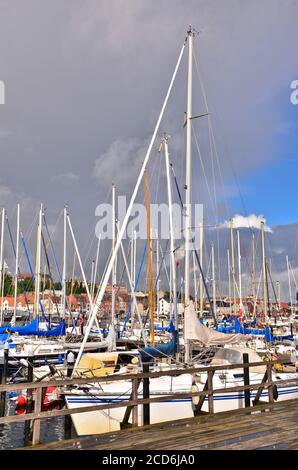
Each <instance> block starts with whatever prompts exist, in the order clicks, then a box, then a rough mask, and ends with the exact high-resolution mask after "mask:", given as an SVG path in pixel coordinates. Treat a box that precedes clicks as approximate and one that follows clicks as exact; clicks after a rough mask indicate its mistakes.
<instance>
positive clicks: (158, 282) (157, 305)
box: [156, 231, 160, 320]
mask: <svg viewBox="0 0 298 470" xmlns="http://www.w3.org/2000/svg"><path fill="white" fill-rule="evenodd" d="M158 276H159V239H158V231H157V232H156V313H157V319H158V320H159V286H160V279H159V277H158Z"/></svg>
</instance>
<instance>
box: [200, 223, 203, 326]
mask: <svg viewBox="0 0 298 470" xmlns="http://www.w3.org/2000/svg"><path fill="white" fill-rule="evenodd" d="M203 236H204V231H203V224H201V226H200V244H201V249H200V265H201V269H202V271H203ZM203 295H204V284H203V275H202V273H200V317H203V307H204V298H203Z"/></svg>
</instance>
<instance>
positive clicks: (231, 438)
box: [27, 400, 298, 451]
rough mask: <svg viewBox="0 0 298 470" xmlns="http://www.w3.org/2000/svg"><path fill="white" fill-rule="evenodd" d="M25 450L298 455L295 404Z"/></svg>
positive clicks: (71, 440)
mask: <svg viewBox="0 0 298 470" xmlns="http://www.w3.org/2000/svg"><path fill="white" fill-rule="evenodd" d="M27 449H28V450H88V449H90V450H130V451H131V450H140V449H141V450H168V451H170V450H215V449H216V450H251V449H264V450H265V449H268V450H269V449H270V450H273V449H276V450H278V449H281V450H290V449H291V450H294V449H295V450H297V449H298V403H297V400H289V401H285V402H280V403H278V404H277V403H276V404H274V405H273V406H272V407H271V409H270V410H269V409H268V404H267V405H261V406H258V412H253V410H251V409H250V410H247V409H239V410H233V411H229V412H224V413H217V414H214V415H202V416H200V417H197V418H190V419H183V420H178V421H172V422H167V423H163V424H154V425H150V426H144V427H142V428H130V429H125V430H123V431H118V432H116V433H115V432H114V433H107V434H102V435H100V436H91V437H84V438H75V439H70V440H66V441H59V442H53V443H50V444H43V445H38V446H35V447H33V448H32V447H31V448H30V449H29V448H27Z"/></svg>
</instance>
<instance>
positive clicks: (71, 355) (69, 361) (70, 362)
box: [64, 351, 75, 439]
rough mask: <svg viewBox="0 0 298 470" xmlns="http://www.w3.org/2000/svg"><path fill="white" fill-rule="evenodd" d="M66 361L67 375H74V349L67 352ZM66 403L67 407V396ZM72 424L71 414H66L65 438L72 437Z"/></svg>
mask: <svg viewBox="0 0 298 470" xmlns="http://www.w3.org/2000/svg"><path fill="white" fill-rule="evenodd" d="M66 362H67V372H66V374H67V377H69V378H70V377H71V376H72V372H73V367H74V364H75V355H74V353H73V352H72V351H70V352H69V353H68V354H67V357H66ZM64 404H65V407H66V400H65V398H64ZM71 425H72V420H71V415H65V418H64V439H70V438H71Z"/></svg>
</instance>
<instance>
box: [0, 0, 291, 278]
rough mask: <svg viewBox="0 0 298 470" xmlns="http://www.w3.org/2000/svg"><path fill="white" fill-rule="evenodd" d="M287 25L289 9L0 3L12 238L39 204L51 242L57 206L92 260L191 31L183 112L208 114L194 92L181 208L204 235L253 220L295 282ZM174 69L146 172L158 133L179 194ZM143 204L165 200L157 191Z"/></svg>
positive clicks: (198, 108) (208, 2) (172, 2)
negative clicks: (236, 220)
mask: <svg viewBox="0 0 298 470" xmlns="http://www.w3.org/2000/svg"><path fill="white" fill-rule="evenodd" d="M297 16H298V0H249V1H247V0H184V1H183V2H181V1H180V0H159V1H158V2H154V1H151V2H148V0H51V1H49V0H26V2H23V1H21V0H0V80H2V81H3V82H4V83H5V104H4V105H0V161H1V163H2V165H1V173H0V206H5V207H6V209H7V211H8V214H9V217H10V218H11V221H12V222H11V223H12V226H13V225H14V223H15V212H16V209H15V206H16V202H18V201H19V202H20V203H21V225H22V227H23V230H24V232H25V233H26V234H27V235H28V234H31V237H33V236H32V231H33V229H32V226H33V223H34V219H35V217H36V211H37V208H38V206H39V204H40V203H41V202H43V204H44V205H45V206H46V214H47V218H48V221H49V225H50V226H51V227H52V228H53V227H54V226H55V224H56V223H57V219H58V217H59V214H60V213H61V209H62V208H63V206H64V204H68V207H69V211H70V214H71V218H72V221H73V225H74V229H75V233H76V235H77V237H78V243H79V246H80V249H81V250H82V254H83V258H84V260H85V261H86V260H88V259H89V257H92V256H94V255H92V254H90V244H91V241H92V240H93V239H94V236H93V234H94V227H95V224H96V217H95V209H96V207H97V205H98V204H99V203H103V202H107V201H108V200H110V191H111V184H112V182H114V183H115V184H116V186H117V191H118V192H119V193H120V194H126V195H128V196H129V195H130V194H131V192H132V189H133V185H134V183H135V181H136V178H137V175H138V171H139V169H140V166H141V164H142V160H143V158H144V155H145V151H146V146H147V144H148V140H149V138H150V136H151V134H152V132H153V129H154V125H155V122H156V119H157V116H158V114H159V111H160V108H161V105H162V101H163V98H164V96H165V92H166V90H167V87H168V84H169V81H170V78H171V75H172V73H173V69H174V66H175V63H176V61H177V58H178V54H179V51H180V49H181V46H182V44H183V41H184V38H185V35H186V31H187V28H188V25H189V24H192V25H193V27H194V28H195V29H196V30H197V31H198V35H197V36H196V38H195V48H194V56H195V58H196V61H195V66H194V88H195V91H194V104H193V110H194V112H195V113H197V114H200V113H203V112H205V111H206V103H205V102H204V99H203V91H204V92H205V94H206V97H207V104H208V111H209V116H210V120H209V119H208V124H209V127H208V126H207V125H206V122H207V121H206V120H205V121H204V119H202V120H198V122H195V121H193V122H194V125H193V133H194V134H195V135H196V137H197V140H198V142H199V146H200V149H201V153H202V160H203V163H202V162H201V161H200V160H199V155H198V152H197V147H196V144H195V141H194V138H193V177H194V184H193V198H194V199H196V200H198V201H199V202H202V203H204V205H205V217H206V220H207V222H210V223H224V222H225V221H226V220H227V219H228V218H230V217H231V216H233V215H234V214H241V215H242V216H248V215H250V214H254V215H255V216H259V215H264V216H265V217H266V220H267V224H268V226H270V227H272V229H273V232H274V231H275V232H276V231H278V233H279V234H280V233H284V235H283V236H281V235H279V236H277V239H278V243H279V245H282V246H283V250H284V253H287V252H288V251H289V252H290V256H291V261H292V265H293V268H296V267H297V251H296V252H295V250H294V249H293V246H295V244H294V243H293V240H292V239H290V240H289V238H288V233H289V231H290V232H291V234H292V237H294V238H295V237H296V236H297V233H298V232H297V225H295V224H297V222H298V220H297V209H296V207H297V204H296V201H297V184H296V174H297V162H298V160H297V158H298V155H297V148H298V132H297V130H298V129H297V127H298V124H297V123H298V105H297V106H294V105H293V104H292V103H291V101H290V94H291V89H290V83H291V82H292V81H293V80H295V79H298V65H297V43H298V28H297ZM186 59H187V57H186V55H185V57H184V58H183V61H182V64H181V70H179V73H178V76H177V82H176V83H175V87H174V90H173V94H172V96H171V99H170V103H169V108H168V110H167V112H166V114H165V118H164V120H163V122H162V125H161V129H160V133H159V136H158V142H157V143H156V145H155V147H154V152H153V156H152V159H153V163H152V166H151V167H150V169H149V171H150V174H151V178H152V181H153V183H154V182H155V183H156V180H157V179H158V178H157V176H156V172H157V171H158V170H154V162H155V164H156V166H155V168H156V167H158V165H159V163H158V160H157V159H158V157H157V156H156V155H157V150H156V149H157V147H158V145H159V142H160V138H161V136H162V133H163V132H165V131H166V132H168V133H169V134H170V135H171V141H170V145H171V148H170V151H171V158H172V161H173V165H174V167H175V170H176V173H177V178H178V180H179V185H180V186H181V188H183V184H184V177H185V174H184V173H185V172H184V155H185V153H184V148H185V131H184V129H183V113H184V111H185V109H186V65H187V63H186V62H187V61H186ZM199 121H200V122H199ZM210 126H212V131H213V133H214V141H215V142H216V147H213V150H212V152H211V150H210V146H209V143H210V142H209V140H208V138H209V137H210V134H209V132H210ZM215 148H216V153H215ZM156 162H157V163H156ZM214 168H215V170H214ZM160 171H161V173H162V176H161V181H162V177H163V176H164V174H163V170H160ZM158 181H159V180H158ZM153 183H152V184H153ZM152 193H153V194H154V195H158V196H160V197H161V198H163V197H164V190H163V184H162V182H161V183H160V185H159V188H158V189H154V190H152ZM142 197H143V195H140V200H141V199H142ZM58 224H60V225H59V230H60V232H61V227H62V226H61V218H60V219H59V222H58ZM275 227H278V229H277V228H275ZM28 236H29V235H28ZM295 239H296V238H295ZM90 240H91V241H90ZM32 243H33V242H32ZM92 243H93V242H92ZM93 248H94V247H93ZM32 249H33V248H32ZM8 256H9V255H8V254H7V257H8ZM32 256H33V255H32ZM86 262H87V261H86ZM279 264H280V263H279V261H278V260H277V261H276V266H279ZM69 269H70V268H69ZM276 269H277V270H278V271H280V270H281V269H282V268H281V267H280V266H279V267H277V268H276Z"/></svg>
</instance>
